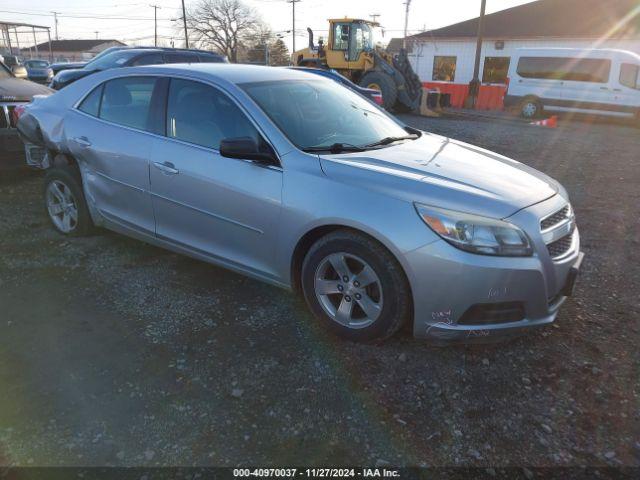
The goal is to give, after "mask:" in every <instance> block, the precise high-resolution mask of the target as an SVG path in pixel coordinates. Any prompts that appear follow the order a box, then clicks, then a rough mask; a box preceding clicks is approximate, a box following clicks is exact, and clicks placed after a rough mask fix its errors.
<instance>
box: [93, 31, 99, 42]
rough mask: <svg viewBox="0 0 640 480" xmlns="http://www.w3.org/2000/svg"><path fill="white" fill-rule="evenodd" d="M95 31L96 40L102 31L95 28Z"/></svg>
mask: <svg viewBox="0 0 640 480" xmlns="http://www.w3.org/2000/svg"><path fill="white" fill-rule="evenodd" d="M93 33H95V34H96V40H97V39H98V34H99V33H100V31H99V30H94V31H93Z"/></svg>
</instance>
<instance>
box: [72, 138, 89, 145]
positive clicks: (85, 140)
mask: <svg viewBox="0 0 640 480" xmlns="http://www.w3.org/2000/svg"><path fill="white" fill-rule="evenodd" d="M73 140H74V141H75V142H76V143H77V144H78V145H80V146H81V147H90V146H91V142H90V141H89V139H88V138H87V137H76V138H74V139H73Z"/></svg>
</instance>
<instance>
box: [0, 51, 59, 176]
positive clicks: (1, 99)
mask: <svg viewBox="0 0 640 480" xmlns="http://www.w3.org/2000/svg"><path fill="white" fill-rule="evenodd" d="M52 93H53V90H51V89H50V88H47V87H45V86H44V85H38V84H37V83H33V82H30V81H28V80H23V79H18V78H16V77H15V75H14V74H13V73H12V72H11V70H9V68H7V67H6V66H5V65H4V64H2V63H0V153H13V155H11V158H5V157H4V156H3V157H1V158H0V166H6V165H7V163H6V162H8V161H11V165H12V166H15V165H16V164H17V162H18V161H20V162H21V163H23V162H24V161H23V160H22V159H21V157H20V156H16V155H15V152H19V151H21V150H22V149H23V148H24V147H23V145H22V142H21V141H20V139H19V138H18V132H17V130H16V129H15V126H16V119H15V115H14V110H15V109H16V108H19V107H23V106H24V105H26V104H27V103H29V102H30V101H31V100H32V99H33V97H34V95H51V94H52Z"/></svg>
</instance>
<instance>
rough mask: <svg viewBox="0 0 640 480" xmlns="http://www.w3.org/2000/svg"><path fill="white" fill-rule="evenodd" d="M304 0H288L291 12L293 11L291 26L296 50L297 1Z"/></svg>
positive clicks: (294, 49)
mask: <svg viewBox="0 0 640 480" xmlns="http://www.w3.org/2000/svg"><path fill="white" fill-rule="evenodd" d="M301 1H302V0H287V3H290V4H291V13H292V26H291V35H292V36H293V50H292V52H295V51H296V3H298V2H301Z"/></svg>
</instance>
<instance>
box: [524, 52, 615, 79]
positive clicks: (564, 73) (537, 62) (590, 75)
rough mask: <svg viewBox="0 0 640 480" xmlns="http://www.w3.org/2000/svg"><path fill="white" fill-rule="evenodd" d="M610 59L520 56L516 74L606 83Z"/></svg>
mask: <svg viewBox="0 0 640 480" xmlns="http://www.w3.org/2000/svg"><path fill="white" fill-rule="evenodd" d="M610 70H611V60H608V59H601V58H569V57H521V58H520V60H519V61H518V69H517V72H518V75H520V76H521V77H523V78H541V79H548V80H570V81H574V82H595V83H606V82H607V81H609V71H610Z"/></svg>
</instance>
